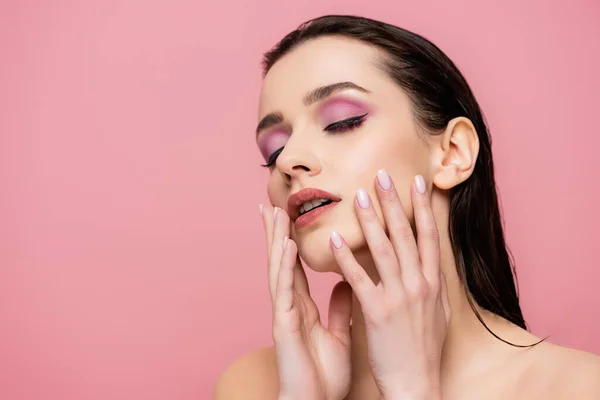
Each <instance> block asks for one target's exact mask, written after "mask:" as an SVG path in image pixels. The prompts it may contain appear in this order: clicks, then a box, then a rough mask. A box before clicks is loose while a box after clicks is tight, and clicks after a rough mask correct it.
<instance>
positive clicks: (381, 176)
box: [377, 169, 392, 190]
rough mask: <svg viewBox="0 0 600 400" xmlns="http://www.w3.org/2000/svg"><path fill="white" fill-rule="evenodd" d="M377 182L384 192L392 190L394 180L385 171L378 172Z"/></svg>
mask: <svg viewBox="0 0 600 400" xmlns="http://www.w3.org/2000/svg"><path fill="white" fill-rule="evenodd" d="M377 182H379V186H380V187H381V188H382V189H383V190H390V189H391V188H392V178H390V176H389V175H388V173H387V172H385V170H384V169H380V170H379V171H377Z"/></svg>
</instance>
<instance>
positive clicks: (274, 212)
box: [273, 207, 278, 221]
mask: <svg viewBox="0 0 600 400" xmlns="http://www.w3.org/2000/svg"><path fill="white" fill-rule="evenodd" d="M277 209H278V208H277V207H275V208H274V209H273V221H275V219H276V218H277Z"/></svg>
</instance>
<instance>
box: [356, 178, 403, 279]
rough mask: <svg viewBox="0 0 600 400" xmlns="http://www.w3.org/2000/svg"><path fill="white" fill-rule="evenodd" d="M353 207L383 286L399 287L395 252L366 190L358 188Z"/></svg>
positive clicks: (398, 269) (398, 268)
mask: <svg viewBox="0 0 600 400" xmlns="http://www.w3.org/2000/svg"><path fill="white" fill-rule="evenodd" d="M354 208H355V209H356V215H357V216H358V221H359V223H360V226H361V228H362V231H363V234H364V236H365V240H366V241H367V245H368V246H369V250H371V256H372V257H373V261H374V262H375V267H376V268H377V271H378V272H379V277H380V278H381V282H382V284H383V286H384V287H385V286H386V285H392V286H394V287H396V288H399V287H400V286H401V282H400V265H399V263H398V258H397V257H396V252H395V250H394V247H393V246H392V243H391V242H390V240H389V239H388V237H387V235H386V234H385V231H384V230H383V227H382V226H381V223H380V222H379V218H378V217H377V214H376V213H375V209H374V208H373V204H372V202H371V199H370V198H369V194H368V193H367V192H366V190H364V189H358V191H357V194H356V201H355V204H354ZM361 269H362V268H361Z"/></svg>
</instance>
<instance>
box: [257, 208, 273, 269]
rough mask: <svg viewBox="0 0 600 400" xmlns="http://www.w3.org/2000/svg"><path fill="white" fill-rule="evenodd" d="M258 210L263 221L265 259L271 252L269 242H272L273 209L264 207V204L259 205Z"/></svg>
mask: <svg viewBox="0 0 600 400" xmlns="http://www.w3.org/2000/svg"><path fill="white" fill-rule="evenodd" d="M259 209H260V215H261V217H262V221H263V227H264V229H265V239H266V241H267V257H269V254H270V251H271V242H272V241H273V220H274V218H273V211H274V209H273V207H272V206H269V205H266V204H260V205H259Z"/></svg>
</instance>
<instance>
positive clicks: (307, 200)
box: [288, 188, 341, 229]
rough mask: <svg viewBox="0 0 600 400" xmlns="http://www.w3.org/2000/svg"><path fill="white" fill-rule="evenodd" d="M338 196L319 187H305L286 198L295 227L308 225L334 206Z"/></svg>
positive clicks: (338, 200) (338, 199)
mask: <svg viewBox="0 0 600 400" xmlns="http://www.w3.org/2000/svg"><path fill="white" fill-rule="evenodd" d="M340 200H341V199H340V198H339V197H337V196H335V195H333V194H331V193H329V192H326V191H324V190H321V189H315V188H305V189H302V190H300V191H298V192H296V193H294V194H292V195H291V196H290V197H289V198H288V214H289V215H290V218H291V220H292V221H294V225H295V227H296V229H299V228H302V227H305V226H308V225H310V224H312V223H313V222H315V221H316V220H317V219H318V218H319V217H320V216H321V215H323V214H324V213H325V212H327V211H328V210H330V209H332V208H333V207H335V205H336V204H337V203H338V202H340Z"/></svg>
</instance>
